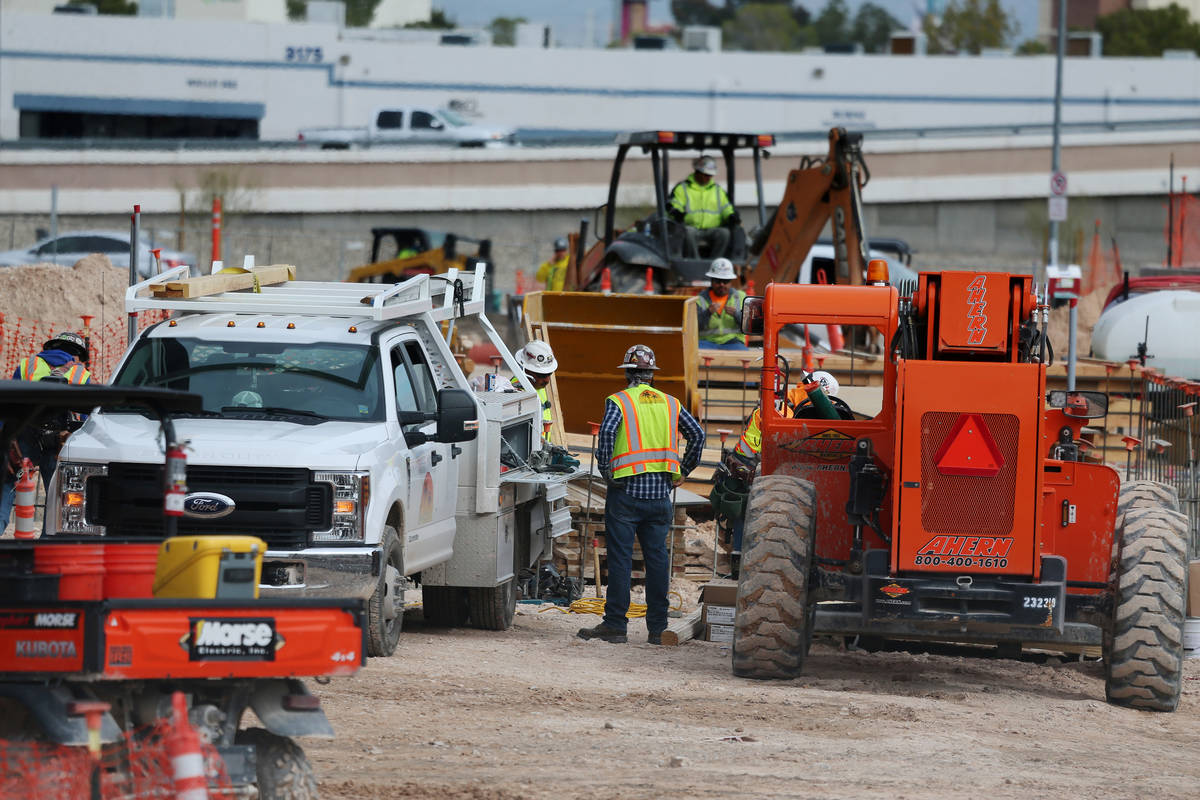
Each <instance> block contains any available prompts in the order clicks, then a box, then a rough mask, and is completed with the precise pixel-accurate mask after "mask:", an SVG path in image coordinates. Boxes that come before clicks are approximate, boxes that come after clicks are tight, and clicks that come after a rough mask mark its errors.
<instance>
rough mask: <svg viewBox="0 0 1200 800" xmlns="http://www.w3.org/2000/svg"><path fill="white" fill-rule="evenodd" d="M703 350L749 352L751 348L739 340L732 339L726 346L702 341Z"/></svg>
mask: <svg viewBox="0 0 1200 800" xmlns="http://www.w3.org/2000/svg"><path fill="white" fill-rule="evenodd" d="M700 349H701V350H749V349H750V348H749V347H747V346H746V345H744V344H742V343H741V342H739V341H738V340H737V339H730V340H729V341H728V342H725V343H724V344H717V343H716V342H710V341H708V340H706V339H701V340H700Z"/></svg>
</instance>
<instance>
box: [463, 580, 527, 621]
mask: <svg viewBox="0 0 1200 800" xmlns="http://www.w3.org/2000/svg"><path fill="white" fill-rule="evenodd" d="M467 599H468V602H469V605H470V608H471V624H472V625H474V626H475V627H476V628H483V629H484V630H488V631H506V630H508V629H509V628H511V627H512V623H513V615H514V614H515V613H516V611H517V579H516V578H515V577H513V578H509V579H508V580H506V581H505V582H504V583H502V584H500V585H499V586H496V587H493V588H491V589H482V588H471V589H468V590H467Z"/></svg>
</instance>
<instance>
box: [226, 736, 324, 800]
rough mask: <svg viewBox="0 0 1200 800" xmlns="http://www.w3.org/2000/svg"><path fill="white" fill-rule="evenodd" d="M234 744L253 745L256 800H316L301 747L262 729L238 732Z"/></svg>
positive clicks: (312, 780) (312, 778)
mask: <svg viewBox="0 0 1200 800" xmlns="http://www.w3.org/2000/svg"><path fill="white" fill-rule="evenodd" d="M234 741H235V742H237V744H250V745H254V755H255V764H256V767H255V771H256V773H257V777H258V781H257V783H258V797H259V800H317V797H318V796H319V795H318V794H317V778H316V776H315V775H313V771H312V765H311V764H309V763H308V758H306V757H305V755H304V750H302V749H301V748H300V745H298V744H296V743H295V742H293V741H292V740H291V739H288V738H287V737H285V736H278V735H276V734H274V733H271V732H270V731H268V730H264V729H262V728H246V729H243V730H240V731H238V732H237V736H236V737H235V738H234Z"/></svg>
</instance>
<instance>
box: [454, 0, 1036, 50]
mask: <svg viewBox="0 0 1200 800" xmlns="http://www.w3.org/2000/svg"><path fill="white" fill-rule="evenodd" d="M710 1H711V0H710ZM872 1H873V2H874V3H875V4H876V5H880V6H883V7H884V8H886V9H887V10H888V11H889V12H891V14H892V16H894V17H895V18H896V19H898V20H900V22H901V23H903V24H904V25H911V24H912V22H913V20H914V19H915V18H916V15H917V14H918V13H919V12H920V11H923V10H924V9H925V5H926V0H872ZM847 2H848V4H849V5H850V7H851V9H856V8H858V6H859V5H861V4H862V3H863V2H864V0H847ZM800 4H801V5H803V6H804V7H805V8H807V9H808V10H809V11H811V12H812V13H813V15H814V16H815V15H816V14H817V13H818V12H819V11H820V10H821V9H822V8H824V7H825V0H801V3H800ZM1001 4H1002V5H1003V6H1004V7H1005V9H1006V10H1007V11H1008V12H1009V14H1010V15H1012V16H1013V18H1014V19H1015V20H1016V22H1017V24H1018V25H1020V27H1021V30H1020V31H1019V32H1018V33H1017V36H1016V38H1015V41H1014V42H1013V43H1014V44H1018V43H1020V42H1023V41H1024V40H1026V39H1028V38H1030V37H1031V36H1033V35H1034V33H1035V29H1036V27H1037V7H1038V3H1037V0H1001ZM433 7H434V8H440V9H442V10H444V11H445V12H446V13H447V14H449V15H450V16H451V17H453V18H454V19H456V20H457V21H458V24H459V25H462V26H463V27H468V28H479V27H484V26H486V25H487V24H488V23H489V22H491V21H492V20H493V19H494V18H496V17H500V16H507V17H525V18H526V19H528V20H529V21H531V22H546V23H549V24H550V25H551V26H552V27H553V29H554V38H555V39H556V40H557V41H558V42H559V43H560V44H562V45H564V46H568V47H578V46H580V45H582V44H584V43H585V42H586V41H587V39H588V38H589V33H590V34H591V39H592V43H594V44H603V43H604V42H606V41H607V39H608V34H609V29H610V27H611V26H612V24H613V21H614V19H615V16H616V14H615V7H616V3H615V2H614V0H433ZM650 21H651V22H652V23H654V24H660V23H668V22H671V3H670V0H650Z"/></svg>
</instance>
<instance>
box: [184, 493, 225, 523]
mask: <svg viewBox="0 0 1200 800" xmlns="http://www.w3.org/2000/svg"><path fill="white" fill-rule="evenodd" d="M235 508H237V504H235V503H234V502H233V498H232V497H226V496H225V495H223V494H217V493H216V492H193V493H192V494H189V495H188V496H187V497H185V498H183V515H184V516H185V517H197V518H199V519H220V518H221V517H227V516H229V515H230V514H232V513H233V510H234V509H235Z"/></svg>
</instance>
